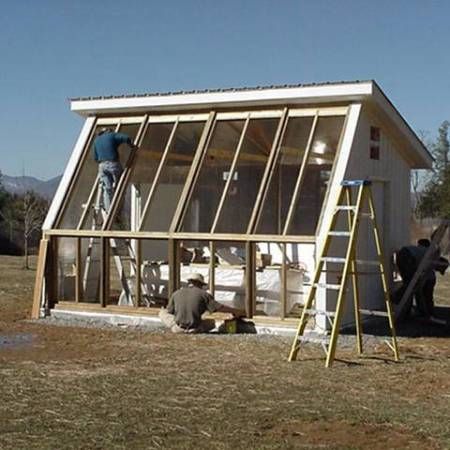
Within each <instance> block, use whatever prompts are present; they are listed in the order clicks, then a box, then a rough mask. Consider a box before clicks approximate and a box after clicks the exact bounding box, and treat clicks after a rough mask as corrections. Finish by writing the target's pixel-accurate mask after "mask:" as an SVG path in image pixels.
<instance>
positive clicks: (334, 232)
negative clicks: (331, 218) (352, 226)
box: [328, 231, 351, 237]
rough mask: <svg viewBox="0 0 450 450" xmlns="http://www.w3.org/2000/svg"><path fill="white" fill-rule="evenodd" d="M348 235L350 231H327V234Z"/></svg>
mask: <svg viewBox="0 0 450 450" xmlns="http://www.w3.org/2000/svg"><path fill="white" fill-rule="evenodd" d="M350 235H351V233H350V231H330V232H329V233H328V236H340V237H349V236H350Z"/></svg>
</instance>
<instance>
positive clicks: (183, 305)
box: [159, 273, 245, 333]
mask: <svg viewBox="0 0 450 450" xmlns="http://www.w3.org/2000/svg"><path fill="white" fill-rule="evenodd" d="M187 281H188V285H187V286H186V287H182V288H181V289H178V290H177V291H175V292H174V293H173V295H172V296H171V297H170V300H169V304H168V305H167V309H165V308H162V309H161V311H160V313H159V318H160V319H161V321H162V323H163V324H164V325H165V326H166V327H167V328H170V329H171V330H172V332H173V333H207V332H208V331H211V330H212V329H213V328H214V327H215V322H214V320H213V319H202V314H203V313H204V312H205V311H206V310H208V311H209V312H210V313H213V312H224V313H230V314H233V316H234V317H236V318H239V317H244V316H245V311H242V310H241V309H237V308H231V307H230V306H225V305H222V304H221V303H219V302H217V301H216V300H214V298H213V296H212V295H211V294H210V293H209V292H207V291H206V290H205V286H206V283H205V280H204V278H203V275H201V274H200V273H193V274H192V275H191V276H190V277H189V278H188V280H187Z"/></svg>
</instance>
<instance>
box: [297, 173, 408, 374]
mask: <svg viewBox="0 0 450 450" xmlns="http://www.w3.org/2000/svg"><path fill="white" fill-rule="evenodd" d="M370 186H371V182H370V181H368V180H354V181H343V182H342V183H341V190H340V193H339V196H338V201H337V205H336V208H335V211H334V213H333V218H332V220H331V224H330V228H329V230H328V233H327V235H326V238H325V242H324V244H323V247H322V251H321V253H320V254H319V259H318V261H317V266H316V270H315V273H314V277H313V280H312V284H311V289H310V292H309V295H308V297H307V300H306V302H305V304H304V307H303V312H302V315H301V318H300V322H299V325H298V329H297V333H296V336H295V339H294V342H293V344H292V348H291V352H290V354H289V361H293V360H295V359H296V357H297V353H298V351H299V348H300V344H301V342H308V341H309V342H314V343H321V344H322V345H323V347H324V350H325V352H326V363H325V366H326V367H330V366H331V365H332V364H333V361H334V357H335V352H336V345H337V340H338V335H339V329H340V322H341V318H342V314H343V312H344V304H345V297H346V294H347V283H348V278H349V275H351V278H352V290H353V305H354V312H355V324H356V342H357V350H358V354H362V352H363V345H362V330H361V315H369V316H383V317H387V318H388V320H389V327H390V331H391V336H392V344H391V343H388V345H389V347H390V348H391V349H392V351H393V353H394V359H395V360H396V361H398V359H399V354H398V348H397V339H396V333H395V325H394V316H393V312H392V305H391V299H390V296H389V292H388V284H387V280H386V271H385V269H384V262H383V253H382V248H381V243H380V237H379V232H378V227H377V222H376V217H375V207H374V202H373V197H372V192H371V190H370ZM352 189H357V195H356V204H352V197H353V196H352ZM365 202H367V203H368V207H369V212H368V213H365V212H363V207H364V203H365ZM341 212H346V213H347V214H346V216H347V220H346V222H347V226H348V229H347V230H345V231H338V230H337V229H336V228H337V222H338V218H339V216H340V213H341ZM341 217H342V216H341ZM362 217H367V218H368V219H369V223H371V225H372V229H373V237H374V242H375V248H376V253H377V260H376V261H362V260H358V259H356V252H357V251H356V245H357V237H358V231H359V222H360V219H361V218H362ZM333 238H340V239H347V240H348V242H347V245H346V254H345V257H335V256H329V250H330V245H331V241H332V240H333ZM326 263H330V264H339V265H342V270H341V271H338V272H339V274H340V277H338V284H327V283H326V282H325V283H321V282H319V280H320V277H321V275H322V273H325V276H326V274H327V272H330V271H329V270H327V268H326V267H325V268H324V266H325V264H326ZM359 265H368V266H376V267H378V269H379V272H378V273H379V275H380V277H381V282H382V287H383V295H384V301H385V304H386V312H384V311H372V310H366V309H361V308H360V304H359V292H358V274H362V273H361V272H358V266H359ZM371 273H376V272H371ZM319 287H320V288H324V289H329V290H336V291H338V298H337V304H336V310H335V312H328V311H320V310H317V309H314V307H315V304H316V294H317V288H319ZM319 314H321V315H325V317H326V318H327V319H328V321H329V323H330V325H331V335H330V337H329V338H325V336H324V337H308V336H305V335H304V333H305V329H306V325H307V322H308V320H309V319H310V318H311V317H314V316H316V315H319Z"/></svg>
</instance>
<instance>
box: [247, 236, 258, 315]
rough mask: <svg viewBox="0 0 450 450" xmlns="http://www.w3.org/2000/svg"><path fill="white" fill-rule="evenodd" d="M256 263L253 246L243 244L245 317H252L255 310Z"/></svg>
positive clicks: (251, 243)
mask: <svg viewBox="0 0 450 450" xmlns="http://www.w3.org/2000/svg"><path fill="white" fill-rule="evenodd" d="M255 270H256V261H255V244H254V243H253V242H247V243H246V244H245V312H246V315H247V317H249V318H251V317H253V314H254V311H255V309H256V295H255V294H256V292H255V291H256V289H255V288H256V286H255V285H256V276H255V275H256V273H255Z"/></svg>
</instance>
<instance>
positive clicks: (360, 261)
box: [355, 259, 380, 266]
mask: <svg viewBox="0 0 450 450" xmlns="http://www.w3.org/2000/svg"><path fill="white" fill-rule="evenodd" d="M355 262H356V263H357V264H361V265H364V266H379V265H380V261H369V260H367V259H356V260H355Z"/></svg>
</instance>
